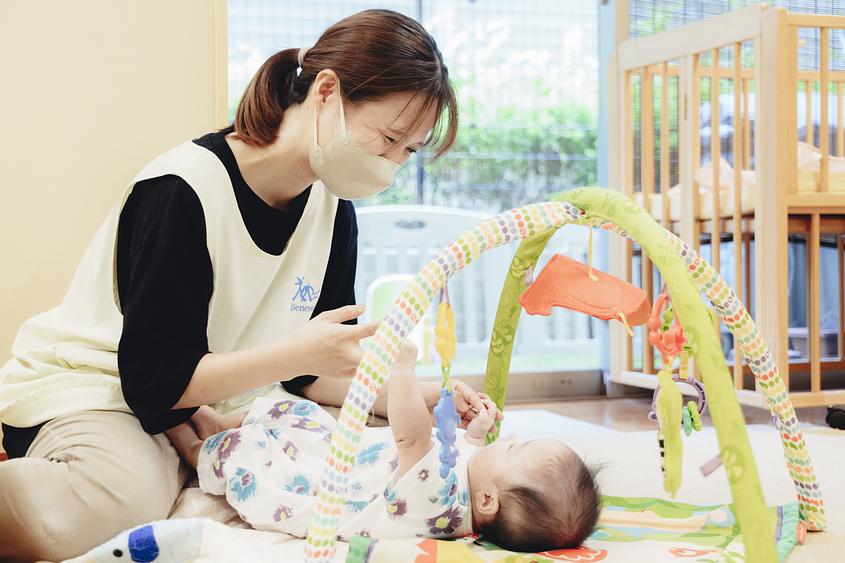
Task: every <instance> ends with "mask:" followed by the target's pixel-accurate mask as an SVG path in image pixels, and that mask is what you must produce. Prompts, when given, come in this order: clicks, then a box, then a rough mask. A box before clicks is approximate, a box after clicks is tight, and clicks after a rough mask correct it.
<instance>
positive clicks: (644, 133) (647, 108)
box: [640, 67, 654, 373]
mask: <svg viewBox="0 0 845 563" xmlns="http://www.w3.org/2000/svg"><path fill="white" fill-rule="evenodd" d="M640 187H641V190H642V196H643V207H644V208H645V210H646V212H647V213H648V214H649V215H651V195H652V193H653V192H654V77H653V76H652V74H651V72H649V69H648V68H647V67H646V68H643V70H642V81H641V82H640ZM640 256H641V259H642V282H643V289H645V292H646V295H647V296H648V300H649V301H652V300H653V299H654V296H653V295H652V293H653V289H652V288H653V286H654V281H653V280H654V278H653V267H652V265H651V259H650V258H649V257H648V255H647V254H646V252H645V250H643V249H641V250H640ZM642 340H643V373H654V348H653V347H652V346H651V344H649V342H648V338H647V337H644V338H643V339H642Z"/></svg>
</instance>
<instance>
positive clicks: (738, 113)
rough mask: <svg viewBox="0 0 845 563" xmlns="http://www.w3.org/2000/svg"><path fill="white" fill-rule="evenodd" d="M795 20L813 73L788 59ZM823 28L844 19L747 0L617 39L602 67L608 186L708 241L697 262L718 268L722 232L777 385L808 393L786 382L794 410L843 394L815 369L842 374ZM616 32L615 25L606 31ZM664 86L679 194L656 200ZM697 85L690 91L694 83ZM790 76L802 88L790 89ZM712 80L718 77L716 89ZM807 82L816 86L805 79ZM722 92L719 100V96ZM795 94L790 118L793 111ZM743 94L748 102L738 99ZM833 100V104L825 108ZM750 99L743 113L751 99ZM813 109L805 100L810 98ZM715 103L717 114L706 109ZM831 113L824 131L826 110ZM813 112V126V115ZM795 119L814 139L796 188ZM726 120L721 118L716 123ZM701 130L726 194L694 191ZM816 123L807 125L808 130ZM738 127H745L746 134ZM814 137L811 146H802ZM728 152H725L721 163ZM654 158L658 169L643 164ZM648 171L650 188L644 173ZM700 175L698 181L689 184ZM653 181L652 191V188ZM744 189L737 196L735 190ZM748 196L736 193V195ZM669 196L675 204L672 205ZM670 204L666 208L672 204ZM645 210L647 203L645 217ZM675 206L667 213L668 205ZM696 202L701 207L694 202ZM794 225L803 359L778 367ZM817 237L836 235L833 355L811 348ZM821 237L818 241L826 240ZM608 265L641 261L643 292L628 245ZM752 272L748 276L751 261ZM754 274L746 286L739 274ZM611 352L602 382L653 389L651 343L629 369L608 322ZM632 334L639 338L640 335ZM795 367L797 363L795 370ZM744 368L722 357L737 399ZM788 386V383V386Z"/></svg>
mask: <svg viewBox="0 0 845 563" xmlns="http://www.w3.org/2000/svg"><path fill="white" fill-rule="evenodd" d="M799 28H815V29H818V30H819V31H818V36H819V45H820V53H821V54H820V57H819V65H818V70H813V69H809V70H808V69H799V68H798V46H799V43H798V30H799ZM830 29H845V17H837V16H815V15H808V14H790V13H788V12H786V11H785V10H783V9H782V8H771V7H767V6H765V5H761V4H758V5H754V6H749V7H747V8H744V9H742V10H738V11H736V12H732V13H729V14H725V15H722V16H718V17H715V18H712V19H710V20H706V21H702V22H698V23H695V24H692V25H688V26H684V27H682V28H678V29H674V30H670V31H666V32H663V33H658V34H655V35H652V36H649V37H645V38H638V39H633V40H627V41H623V42H621V43H620V44H619V45H618V48H617V51H616V53H615V57H614V61H613V65H611V73H612V74H613V77H612V79H611V83H610V87H611V99H612V100H613V103H612V110H613V112H614V113H615V117H616V118H615V119H611V120H610V123H611V124H612V125H611V127H612V128H613V129H612V131H611V135H610V137H611V139H610V140H611V146H610V150H611V154H612V155H613V158H612V159H611V175H610V178H611V182H612V185H613V186H615V187H616V188H617V189H619V190H622V191H624V192H625V193H627V194H628V195H630V196H636V197H637V198H639V200H638V201H640V202H641V203H642V205H643V207H644V208H645V209H646V210H647V211H648V212H650V213H652V215H653V216H654V217H655V219H656V220H658V221H660V222H661V224H663V226H664V227H666V228H668V229H670V230H672V231H673V232H676V233H677V234H679V236H681V238H683V239H684V240H685V241H687V242H688V243H689V244H690V245H691V246H693V247H694V248H696V249H697V248H699V247H700V244H701V243H702V241H703V242H705V243H706V242H708V241H709V242H710V247H711V253H710V262H711V263H712V264H713V266H714V267H715V268H716V269H717V270H718V269H719V266H720V262H721V261H722V260H723V259H725V260H727V256H728V255H727V254H722V253H721V252H720V248H721V242H723V241H732V242H733V243H734V244H733V252H732V253H731V254H730V256H731V258H732V262H733V266H732V268H731V271H732V274H733V278H734V287H733V289H734V291H735V293H736V294H737V296H738V297H740V298H741V299H744V300H746V301H747V300H748V299H749V298H750V297H751V296H752V295H753V298H754V303H753V307H749V309H751V310H752V312H753V313H754V317H755V321H756V323H757V326H758V327H759V329H760V331H761V333H762V335H763V337H764V339H765V341H766V343H767V345H768V347H769V349H770V351H771V353H772V355H773V358H774V360H775V361H776V362H777V364H778V366H779V368H780V370H781V374H782V377H783V379H784V382H785V383H786V385H787V387H788V388H789V387H790V371H792V372H793V373H792V375H793V377H798V376H799V375H800V376H802V377H803V376H805V375H806V377H807V378H808V379H807V380H806V381H804V383H806V382H807V381H808V382H809V389H810V390H809V391H803V390H801V391H792V392H791V395H792V396H793V401H794V402H795V404H796V406H812V405H824V404H830V403H831V402H845V390H835V389H833V390H832V389H829V388H828V387H830V385H826V384H825V378H824V376H825V372H826V371H827V370H842V369H845V289H844V288H843V276H845V190H842V188H841V187H837V188H835V189H834V188H833V186H834V184H832V183H831V172H830V170H831V168H830V163H831V158H832V156H834V155H832V154H830V153H831V149H832V147H831V145H832V143H833V141H832V140H831V137H834V138H835V142H836V147H835V149H836V150H835V156H845V123H843V119H842V117H843V115H845V113H844V112H845V107H843V106H845V102H844V101H843V100H845V72H843V71H841V70H839V71H834V70H831V69H830V68H829V66H830V60H831V57H830V52H829V49H830V46H831V45H830V43H831V42H830V31H829V30H830ZM617 35H618V34H617ZM749 47H751V48H752V49H753V54H754V56H753V59H754V60H753V64H751V63H750V61H749V60H748V57H744V54H746V53H744V52H743V49H748V48H749ZM634 77H640V78H638V79H639V80H641V84H642V86H641V88H640V90H639V95H640V101H641V103H640V109H641V113H640V155H641V159H642V160H641V162H640V178H639V180H640V185H641V188H640V191H638V192H635V191H634V188H635V186H634V182H633V170H634V165H633V157H634V151H633V148H634V145H633V138H634V135H635V130H634V127H633V123H632V117H631V113H630V112H631V110H632V108H633V94H634V92H633V91H632V88H631V82H632V80H633V79H634ZM655 77H660V78H659V80H660V84H661V92H660V95H659V99H655V98H658V97H657V96H655V95H654V93H655V90H654V80H655ZM670 77H671V79H674V80H677V81H678V87H677V91H678V95H679V100H678V102H679V103H678V104H677V107H678V115H677V119H678V127H679V131H678V139H679V149H678V150H679V163H678V166H679V179H680V182H679V186H678V187H676V188H673V190H676V191H677V193H679V194H680V195H677V193H676V195H675V196H672V197H679V198H680V202H678V201H675V202H674V204H673V202H672V198H670V196H669V191H670V188H669V177H670V175H669V171H668V166H666V165H664V163H666V162H668V159H669V147H668V142H664V140H665V139H668V135H669V131H668V121H669V119H670V116H669V114H668V111H669V106H670V104H669V103H668V101H667V96H668V94H667V92H668V90H669V89H668V88H667V84H668V82H669V80H670ZM708 79H709V81H710V83H709V88H705V87H702V80H708ZM799 84H801V85H802V87H803V88H804V91H805V96H804V97H803V98H802V97H799V96H800V89H799ZM725 85H730V92H726V91H725V89H724V86H725ZM817 85H818V86H817ZM816 89H818V92H819V97H820V99H821V100H822V102H821V104H820V109H819V110H816V111H817V112H818V113H817V114H815V115H814V108H813V105H814V103H815V102H814V96H815V92H816ZM728 100H729V101H728ZM796 100H798V101H799V106H798V107H799V108H800V113H801V118H800V119H799V117H798V114H799V112H798V111H796ZM655 102H657V103H658V104H659V107H660V125H659V128H658V125H657V123H656V121H655V120H656V119H657V118H656V116H655V114H654V112H653V106H654V103H655ZM749 102H751V105H749ZM831 105H835V107H830V106H831ZM752 106H753V107H754V112H753V117H752V110H751V107H752ZM708 107H709V109H710V115H709V119H707V120H706V121H707V122H706V123H701V122H700V121H702V120H701V118H700V115H701V110H702V108H705V109H706V108H708ZM817 107H818V106H817ZM727 108H732V112H733V122H732V123H733V131H732V137H731V143H732V152H733V158H732V162H729V164H730V165H731V166H732V167H733V173H732V174H731V175H730V180H726V179H723V178H722V176H721V175H720V170H719V169H720V166H721V165H720V158H716V157H715V156H716V155H718V156H719V157H721V154H722V148H721V139H722V136H721V132H720V128H721V127H724V124H725V123H726V121H725V118H724V116H723V115H722V113H723V112H726V111H729V110H728V109H727ZM720 109H721V111H720ZM834 112H835V114H836V116H837V119H836V125H835V130H831V129H830V127H831V125H830V123H829V122H830V118H831V116H832V115H833V114H834ZM815 118H818V124H816V122H815ZM799 121H804V122H805V123H806V126H805V131H804V132H803V133H804V134H803V135H802V138H801V139H800V141H803V142H809V143H811V144H813V143H814V142H815V138H816V135H815V133H816V132H818V133H819V135H818V136H819V139H820V140H819V142H818V143H816V145H818V146H817V150H818V151H819V153H820V155H821V156H820V158H819V165H818V171H817V175H816V176H815V177H816V180H815V184H813V185H810V186H809V188H808V186H807V184H806V182H805V183H804V184H799V179H800V178H801V177H800V176H799V171H798V155H797V149H798V142H799V132H798V127H799ZM728 123H729V125H730V122H728ZM704 127H707V128H709V130H710V131H711V135H710V140H709V153H710V155H713V157H712V158H711V163H710V164H709V165H708V166H709V169H710V171H711V172H712V178H713V179H714V180H713V181H711V183H713V184H715V185H717V186H719V185H721V186H722V187H721V190H725V189H726V185H725V182H727V185H728V187H729V192H730V193H729V194H725V195H729V196H730V197H727V198H723V196H722V195H720V191H721V190H719V189H714V188H711V187H709V186H699V185H697V183H696V171H697V170H698V169H699V167H700V162H701V160H702V154H701V152H702V147H701V131H702V128H704ZM815 127H818V129H815ZM658 130H659V132H660V133H659V134H660V150H659V154H657V153H655V146H656V145H655V137H654V135H655V131H658ZM752 134H753V135H754V139H753V143H752V138H751V136H752ZM814 146H815V145H814ZM729 160H730V159H729ZM657 166H659V171H660V173H659V178H655V170H657ZM752 170H753V173H754V180H755V181H754V182H753V185H751V186H750V187H748V188H746V187H745V183H744V178H745V176H744V174H746V173H747V171H752ZM656 180H657V183H655V181H656ZM702 181H703V180H702ZM656 186H659V191H660V193H659V195H653V192H654V190H655V189H656ZM752 188H753V197H743V190H746V189H752ZM746 195H748V196H750V194H746ZM749 200H750V201H749ZM678 204H679V205H678ZM673 205H674V207H673ZM658 206H659V208H660V212H659V213H658V212H657V210H656V209H657V207H658ZM678 207H679V210H678ZM705 207H706V209H707V210H706V216H704V215H703V214H702V211H704V210H705ZM790 233H793V236H796V235H795V233H802V234H801V236H804V237H806V241H807V263H806V265H804V267H803V268H802V267H801V266H802V265H797V264H796V265H793V270H796V268H797V270H796V271H802V272H806V274H805V275H806V276H807V287H808V288H809V289H808V298H807V317H808V327H807V339H808V346H807V348H808V358H806V361H801V362H793V363H790V362H789V355H788V354H789V344H790V342H789V332H788V321H789V315H788V304H789V301H788V298H787V297H788V295H787V291H788V287H787V285H788V283H787V279H788V271H789V265H788V263H787V259H788V254H787V244H786V241H787V237H788V236H789V234H790ZM830 234H834V235H835V236H836V249H837V256H838V263H839V273H840V275H839V291H838V295H839V307H838V317H839V330H838V331H837V337H838V346H837V357H836V358H834V359H831V358H822V357H821V349H820V348H821V347H820V339H821V328H820V326H821V304H820V283H821V246H822V244H823V242H822V241H823V239H824V238H825V237H827V236H828V235H830ZM752 240H754V243H755V252H754V261H753V264H752V261H751V247H750V245H751V241H752ZM828 244H829V243H828ZM611 253H612V259H611V268H612V270H613V273H614V274H615V275H617V276H620V277H622V278H623V279H626V280H629V281H630V280H633V278H632V273H633V272H632V271H631V262H632V261H633V259H634V257H635V256H640V257H641V262H642V273H641V276H640V278H641V280H642V282H643V284H644V285H643V287H644V288H645V289H646V292H647V293H648V294H649V296H650V297H652V293H653V291H652V284H651V281H652V269H651V264H650V261H649V259H648V256H647V255H642V253H641V252H640V251H639V249H634V248H632V247H631V245H630V244H624V243H623V244H617V245H614V246H613V247H612V249H611ZM752 267H753V268H754V272H756V273H757V275H756V276H752V270H751V268H752ZM752 277H753V278H754V284H753V292H752V287H751V280H752ZM611 336H612V338H611V346H612V348H611V349H612V350H614V351H615V353H614V356H616V355H617V354H619V352H620V351H621V354H619V355H620V359H618V360H617V359H614V361H612V362H611V381H613V382H615V383H622V384H628V385H635V386H638V387H653V386H654V384H656V382H655V379H654V377H653V376H652V375H649V374H651V373H654V371H655V365H654V362H653V357H654V351H653V349H652V348H651V347H650V346H649V345H648V344H647V343H644V344H643V346H642V367H641V369H638V370H635V369H634V361H633V354H632V352H633V350H632V348H631V339H630V338H629V337H628V336H627V335H626V334H625V333H624V331H623V330H622V329H621V328H615V329H613V330H612V332H611ZM644 340H645V339H644ZM799 372H806V374H805V373H799ZM746 374H747V368H744V366H743V364H742V358H741V357H738V358H737V359H736V361H735V362H734V366H733V380H734V386H735V388H736V389H737V392H738V395H739V397H740V401H741V402H742V403H745V404H750V405H756V406H762V401H761V398H760V396H759V395H758V394H756V392H755V391H754V390H751V389H746V388H745V384H746V382H747V381H748V380H749V378H747V377H746ZM795 383H796V385H794V386H793V387H795V388H796V389H797V388H798V387H799V386H798V383H799V382H797V381H796V382H795Z"/></svg>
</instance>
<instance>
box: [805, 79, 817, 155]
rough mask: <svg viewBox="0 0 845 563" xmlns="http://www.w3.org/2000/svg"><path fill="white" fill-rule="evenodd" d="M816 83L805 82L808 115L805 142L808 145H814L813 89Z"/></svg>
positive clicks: (806, 117)
mask: <svg viewBox="0 0 845 563" xmlns="http://www.w3.org/2000/svg"><path fill="white" fill-rule="evenodd" d="M814 86H815V83H814V82H813V81H812V80H805V81H804V97H805V98H806V101H807V115H806V116H805V120H806V121H805V123H806V125H805V127H804V142H805V143H807V144H808V145H813V146H815V145H814V144H813V133H814V132H815V126H814V125H813V87H814Z"/></svg>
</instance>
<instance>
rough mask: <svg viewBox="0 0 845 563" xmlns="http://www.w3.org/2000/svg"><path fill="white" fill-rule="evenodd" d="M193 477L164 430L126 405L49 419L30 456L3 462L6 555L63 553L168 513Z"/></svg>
mask: <svg viewBox="0 0 845 563" xmlns="http://www.w3.org/2000/svg"><path fill="white" fill-rule="evenodd" d="M186 477H187V469H186V468H185V465H184V464H182V463H180V460H179V455H178V454H177V453H176V450H174V449H173V446H171V445H170V441H169V440H168V439H167V437H166V436H165V435H164V434H158V435H156V436H150V435H149V434H147V433H146V432H144V430H143V429H142V428H141V425H140V423H139V422H138V419H137V418H135V417H134V416H132V415H130V414H126V413H119V412H109V411H89V412H83V413H77V414H73V415H68V416H63V417H60V418H57V419H55V420H53V421H50V422H48V423H47V424H45V425H44V426H43V427H42V428H41V431H40V432H38V436H36V438H35V441H33V443H32V445H31V446H30V448H29V451H28V452H27V454H26V457H24V458H20V459H12V460H9V461H3V462H0V561H33V560H37V559H48V560H51V561H58V560H60V559H66V558H69V557H74V556H77V555H80V554H82V553H84V552H86V551H88V550H89V549H91V548H92V547H94V546H95V545H98V544H100V543H102V542H104V541H105V540H107V539H110V538H111V537H113V536H115V535H117V534H118V533H120V532H121V531H123V530H125V529H127V528H130V527H132V526H135V525H138V524H142V523H144V522H149V521H151V520H158V519H161V518H166V517H167V515H168V513H169V512H170V508H171V507H172V506H173V502H174V501H175V500H176V496H177V495H178V494H179V491H180V489H181V488H182V485H183V484H184V482H185V478H186Z"/></svg>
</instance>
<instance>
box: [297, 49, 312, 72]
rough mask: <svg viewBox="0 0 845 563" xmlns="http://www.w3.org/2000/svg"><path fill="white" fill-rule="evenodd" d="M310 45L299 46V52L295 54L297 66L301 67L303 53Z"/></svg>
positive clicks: (304, 53) (303, 58)
mask: <svg viewBox="0 0 845 563" xmlns="http://www.w3.org/2000/svg"><path fill="white" fill-rule="evenodd" d="M310 48H311V47H300V48H299V54H298V55H297V56H296V62H297V63H299V68H302V61H304V60H305V55H306V53H308V49H310Z"/></svg>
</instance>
